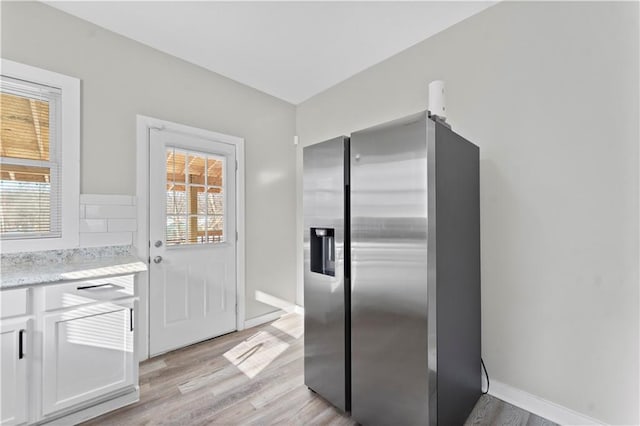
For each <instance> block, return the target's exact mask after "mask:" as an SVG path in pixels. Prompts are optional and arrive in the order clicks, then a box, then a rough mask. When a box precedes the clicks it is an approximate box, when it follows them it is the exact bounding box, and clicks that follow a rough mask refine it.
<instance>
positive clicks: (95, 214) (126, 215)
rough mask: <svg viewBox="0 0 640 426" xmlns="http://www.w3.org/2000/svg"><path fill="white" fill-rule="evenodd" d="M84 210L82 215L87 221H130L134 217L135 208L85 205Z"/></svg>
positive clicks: (111, 205) (112, 205) (113, 205)
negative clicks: (112, 219)
mask: <svg viewBox="0 0 640 426" xmlns="http://www.w3.org/2000/svg"><path fill="white" fill-rule="evenodd" d="M84 209H85V211H84V215H85V217H86V218H87V219H111V218H114V219H116V218H117V219H131V218H135V217H136V207H135V206H122V205H116V204H86V205H85V207H84Z"/></svg>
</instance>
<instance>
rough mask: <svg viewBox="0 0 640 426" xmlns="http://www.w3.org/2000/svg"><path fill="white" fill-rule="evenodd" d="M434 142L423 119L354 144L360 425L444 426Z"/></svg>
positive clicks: (355, 401)
mask: <svg viewBox="0 0 640 426" xmlns="http://www.w3.org/2000/svg"><path fill="white" fill-rule="evenodd" d="M429 132H431V133H433V122H432V121H431V120H427V118H426V114H419V115H416V116H412V117H408V118H406V119H403V120H400V121H396V122H392V123H387V124H384V125H382V126H378V127H374V128H371V129H367V130H364V131H361V132H357V133H353V134H352V135H351V154H350V157H351V288H352V292H351V325H352V327H351V337H352V340H351V347H352V351H351V359H352V378H351V380H352V407H351V413H352V416H353V417H354V419H355V420H356V421H357V422H358V423H361V424H366V425H376V424H378V425H389V424H425V423H429V422H433V423H432V424H435V421H434V419H435V418H434V416H435V380H436V375H435V360H436V357H435V346H434V345H435V328H434V327H433V326H434V325H435V324H431V325H432V329H431V330H430V329H429V325H430V324H429V321H428V316H429V313H430V312H429V309H428V308H429V303H428V302H429V294H428V286H427V273H428V268H427V245H428V244H427V243H428V241H427V236H428V233H427V228H428V224H427V219H428V194H429V185H430V184H432V180H431V179H429V177H428V172H429V171H430V170H429V168H428V165H427V157H428V155H427V150H428V133H429ZM430 332H431V337H432V338H431V339H430V338H429V333H430ZM430 345H431V347H429V346H430ZM428 347H429V349H430V350H429V351H428V350H427V349H428ZM428 352H429V353H428ZM430 379H431V380H430ZM430 387H431V391H430ZM430 405H431V407H432V408H431V409H430ZM430 415H431V417H430Z"/></svg>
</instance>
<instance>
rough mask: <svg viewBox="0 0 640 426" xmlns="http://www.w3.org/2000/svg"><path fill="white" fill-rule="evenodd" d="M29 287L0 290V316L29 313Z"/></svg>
mask: <svg viewBox="0 0 640 426" xmlns="http://www.w3.org/2000/svg"><path fill="white" fill-rule="evenodd" d="M30 311H31V310H30V309H29V289H26V288H18V289H15V290H2V291H0V318H9V317H15V316H18V315H29V314H30V313H31V312H30Z"/></svg>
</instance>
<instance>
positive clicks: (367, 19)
mask: <svg viewBox="0 0 640 426" xmlns="http://www.w3.org/2000/svg"><path fill="white" fill-rule="evenodd" d="M47 4H49V5H51V6H53V7H55V8H58V9H60V10H63V11H65V12H67V13H70V14H72V15H75V16H78V17H80V18H82V19H85V20H87V21H90V22H93V23H94V24H97V25H99V26H101V27H104V28H107V29H109V30H111V31H114V32H116V33H119V34H122V35H124V36H126V37H129V38H131V39H133V40H137V41H139V42H141V43H144V44H146V45H148V46H151V47H154V48H156V49H158V50H161V51H163V52H166V53H168V54H171V55H173V56H177V57H179V58H181V59H184V60H186V61H189V62H191V63H194V64H197V65H200V66H202V67H204V68H207V69H209V70H211V71H214V72H216V73H219V74H221V75H224V76H226V77H229V78H231V79H233V80H236V81H239V82H241V83H244V84H246V85H248V86H251V87H253V88H256V89H258V90H261V91H263V92H266V93H268V94H271V95H273V96H276V97H278V98H280V99H283V100H285V101H288V102H291V103H293V104H298V103H300V102H302V101H304V100H306V99H308V98H309V97H311V96H313V95H315V94H317V93H319V92H322V91H323V90H326V89H328V88H329V87H331V86H333V85H335V84H337V83H339V82H341V81H343V80H345V79H347V78H349V77H351V76H352V75H354V74H356V73H358V72H360V71H362V70H364V69H366V68H368V67H370V66H372V65H374V64H376V63H378V62H381V61H383V60H385V59H387V58H389V57H390V56H393V55H394V54H396V53H398V52H400V51H402V50H404V49H406V48H408V47H410V46H412V45H414V44H416V43H418V42H420V41H422V40H424V39H426V38H428V37H430V36H432V35H434V34H436V33H438V32H439V31H442V30H444V29H445V28H448V27H450V26H451V25H454V24H456V23H457V22H460V21H462V20H464V19H465V18H468V17H469V16H471V15H474V14H476V13H478V12H480V11H481V10H483V9H485V8H487V7H489V6H491V5H493V4H495V2H488V1H449V2H444V1H438V2H436V1H431V2H333V1H330V2H310V1H309V2H307V1H302V2H213V1H195V2H179V1H171V2H162V1H152V2H149V1H142V2H137V1H136V2H106V1H105V2H92V1H69V2H57V1H53V2H47Z"/></svg>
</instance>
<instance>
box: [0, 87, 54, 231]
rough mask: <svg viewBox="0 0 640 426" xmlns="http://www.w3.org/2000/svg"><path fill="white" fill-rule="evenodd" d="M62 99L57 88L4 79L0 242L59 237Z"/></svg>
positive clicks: (0, 100)
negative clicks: (0, 240) (1, 240)
mask: <svg viewBox="0 0 640 426" xmlns="http://www.w3.org/2000/svg"><path fill="white" fill-rule="evenodd" d="M60 100H61V91H60V90H59V89H56V88H52V87H48V86H43V85H39V84H35V83H30V82H25V81H21V80H17V79H13V78H9V77H5V76H2V80H1V82H0V238H1V239H3V240H8V239H27V238H58V237H60V236H61V233H62V221H61V202H60V200H61V193H60V189H61V185H60V181H61V179H60V170H61V155H60V154H61V153H60Z"/></svg>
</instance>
